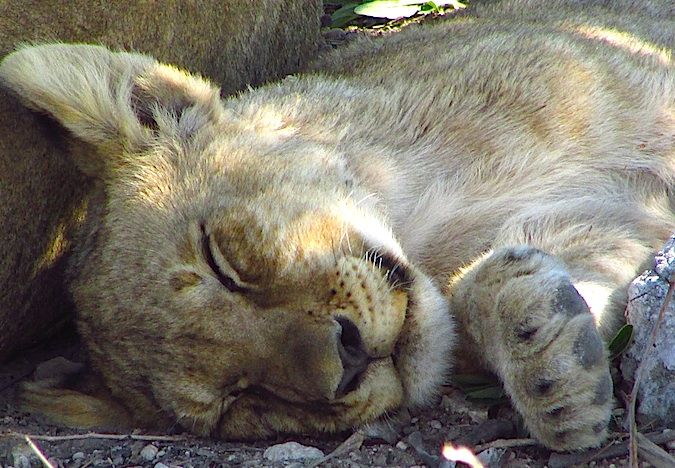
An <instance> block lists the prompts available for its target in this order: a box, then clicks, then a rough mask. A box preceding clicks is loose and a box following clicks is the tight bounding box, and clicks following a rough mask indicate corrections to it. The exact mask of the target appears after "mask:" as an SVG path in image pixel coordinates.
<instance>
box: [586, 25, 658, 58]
mask: <svg viewBox="0 0 675 468" xmlns="http://www.w3.org/2000/svg"><path fill="white" fill-rule="evenodd" d="M575 30H576V31H577V32H578V33H580V34H581V35H583V36H585V37H587V38H589V39H599V40H602V41H605V42H608V43H609V44H612V45H613V46H616V47H620V48H622V49H625V50H627V51H629V52H631V53H633V54H639V55H649V56H651V57H655V58H656V59H657V60H658V61H659V62H661V63H662V64H663V65H668V64H670V60H671V54H670V52H669V51H668V50H666V49H662V48H659V47H657V46H656V45H654V44H652V43H650V42H648V41H645V40H643V39H640V38H639V37H636V36H634V35H633V34H630V33H627V32H625V31H617V30H616V29H609V28H602V27H597V26H589V25H581V26H577V27H576V28H575Z"/></svg>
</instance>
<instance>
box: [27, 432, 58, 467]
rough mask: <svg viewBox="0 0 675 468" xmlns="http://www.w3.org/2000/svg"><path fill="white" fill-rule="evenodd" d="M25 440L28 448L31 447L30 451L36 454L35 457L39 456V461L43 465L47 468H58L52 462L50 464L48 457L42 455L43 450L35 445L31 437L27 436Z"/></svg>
mask: <svg viewBox="0 0 675 468" xmlns="http://www.w3.org/2000/svg"><path fill="white" fill-rule="evenodd" d="M23 438H24V440H25V441H26V443H27V444H28V446H29V447H30V449H31V450H32V451H33V452H34V453H35V455H37V457H38V459H39V460H40V461H41V462H42V464H43V465H44V466H45V467H46V468H56V467H55V466H54V464H53V463H52V462H50V461H49V460H48V459H47V457H45V455H44V453H42V450H40V448H39V447H38V446H37V445H35V443H34V442H33V441H32V440H31V438H30V437H28V436H27V435H25V436H24V437H23Z"/></svg>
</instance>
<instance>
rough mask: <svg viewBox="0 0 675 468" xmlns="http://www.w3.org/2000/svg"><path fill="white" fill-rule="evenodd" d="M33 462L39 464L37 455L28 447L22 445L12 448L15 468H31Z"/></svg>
mask: <svg viewBox="0 0 675 468" xmlns="http://www.w3.org/2000/svg"><path fill="white" fill-rule="evenodd" d="M33 460H34V461H35V462H37V463H39V461H38V459H37V457H36V456H35V453H34V452H33V450H32V449H31V448H30V447H29V446H28V445H26V444H24V443H20V444H17V445H15V446H14V447H12V465H13V466H14V468H30V467H31V462H32V461H33Z"/></svg>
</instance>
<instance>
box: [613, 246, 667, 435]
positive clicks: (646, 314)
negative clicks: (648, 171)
mask: <svg viewBox="0 0 675 468" xmlns="http://www.w3.org/2000/svg"><path fill="white" fill-rule="evenodd" d="M674 272H675V238H671V239H670V240H669V241H668V242H667V243H666V245H665V246H664V247H663V250H662V251H661V252H659V253H658V254H657V255H656V259H655V262H654V268H653V269H652V270H649V271H646V272H645V273H643V274H642V275H640V276H639V277H637V278H636V279H635V280H634V281H633V282H632V283H631V285H630V287H629V288H628V307H627V309H626V318H627V320H628V323H630V324H631V325H633V327H634V328H633V340H632V343H631V345H630V346H629V348H628V349H627V350H626V352H625V354H624V356H623V358H622V361H621V372H622V373H623V376H624V378H625V379H627V380H628V381H633V380H634V379H635V372H636V370H637V367H638V365H639V364H640V362H641V361H642V358H643V354H644V352H645V346H647V344H648V342H649V339H650V336H651V333H652V329H653V327H654V323H655V322H656V319H657V317H658V315H659V310H660V308H661V306H662V304H663V302H664V299H665V297H666V294H667V291H668V286H669V283H668V281H669V280H670V278H674V279H675V275H674ZM643 367H644V371H643V372H644V373H643V375H642V380H641V381H640V388H639V391H638V407H637V417H638V420H639V421H642V422H654V423H655V424H656V425H661V426H666V427H673V426H674V425H675V298H673V300H672V301H671V303H670V305H669V307H668V309H667V310H666V312H665V316H664V320H663V322H662V323H661V326H660V329H659V333H658V335H657V337H656V341H655V345H654V347H653V348H652V349H650V350H648V352H647V356H646V362H645V363H644V366H643Z"/></svg>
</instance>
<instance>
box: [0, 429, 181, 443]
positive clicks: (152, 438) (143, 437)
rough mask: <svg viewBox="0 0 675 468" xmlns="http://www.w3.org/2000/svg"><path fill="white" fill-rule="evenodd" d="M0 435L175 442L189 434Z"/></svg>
mask: <svg viewBox="0 0 675 468" xmlns="http://www.w3.org/2000/svg"><path fill="white" fill-rule="evenodd" d="M0 437H19V438H30V439H33V440H44V441H47V442H58V441H63V440H80V439H109V440H125V439H130V440H143V441H148V442H151V441H159V442H161V441H165V442H175V441H180V440H188V439H190V437H188V436H163V435H142V434H100V433H98V432H88V433H86V434H72V435H63V436H48V435H38V434H23V433H21V432H15V431H4V432H0Z"/></svg>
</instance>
